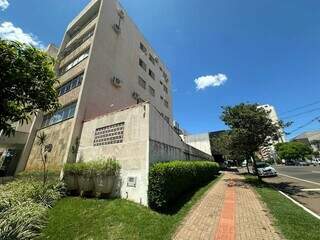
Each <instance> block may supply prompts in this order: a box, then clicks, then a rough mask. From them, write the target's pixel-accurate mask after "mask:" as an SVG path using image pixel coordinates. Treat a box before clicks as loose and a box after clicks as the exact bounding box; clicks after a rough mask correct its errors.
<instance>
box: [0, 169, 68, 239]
mask: <svg viewBox="0 0 320 240" xmlns="http://www.w3.org/2000/svg"><path fill="white" fill-rule="evenodd" d="M39 176H41V174H38V173H35V172H33V173H30V174H29V173H24V174H21V175H19V176H18V177H17V178H16V179H15V180H14V181H12V182H9V183H7V184H4V185H0V239H23V240H25V239H34V238H35V237H36V236H37V235H38V234H39V233H40V230H41V229H42V228H43V226H44V224H45V219H46V211H47V209H48V208H49V207H52V206H53V204H54V203H55V202H56V201H57V200H58V199H60V198H61V197H62V196H63V194H64V186H63V184H62V183H61V182H60V181H59V180H58V174H53V175H52V178H51V179H50V181H48V184H47V185H45V186H44V185H43V184H42V180H41V177H39Z"/></svg>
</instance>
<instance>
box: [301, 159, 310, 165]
mask: <svg viewBox="0 0 320 240" xmlns="http://www.w3.org/2000/svg"><path fill="white" fill-rule="evenodd" d="M309 165H310V164H309V163H308V162H307V161H303V160H302V161H299V162H298V166H309Z"/></svg>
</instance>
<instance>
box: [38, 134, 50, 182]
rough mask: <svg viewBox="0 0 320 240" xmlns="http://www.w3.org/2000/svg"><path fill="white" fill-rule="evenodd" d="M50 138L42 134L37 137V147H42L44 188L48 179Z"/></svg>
mask: <svg viewBox="0 0 320 240" xmlns="http://www.w3.org/2000/svg"><path fill="white" fill-rule="evenodd" d="M47 141H48V136H47V135H46V134H45V133H44V132H41V133H39V134H38V135H37V145H38V146H39V147H40V155H41V162H42V171H43V186H45V185H46V183H47V179H48V166H47V165H48V152H49V149H48V148H49V146H50V145H48V143H47Z"/></svg>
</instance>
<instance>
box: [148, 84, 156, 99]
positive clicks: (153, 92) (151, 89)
mask: <svg viewBox="0 0 320 240" xmlns="http://www.w3.org/2000/svg"><path fill="white" fill-rule="evenodd" d="M149 93H150V95H151V96H153V97H154V96H155V95H156V91H155V90H154V89H153V88H152V87H151V86H149Z"/></svg>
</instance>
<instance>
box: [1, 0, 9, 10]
mask: <svg viewBox="0 0 320 240" xmlns="http://www.w3.org/2000/svg"><path fill="white" fill-rule="evenodd" d="M8 7H9V2H8V0H0V9H1V10H2V11H4V10H6V9H7V8H8Z"/></svg>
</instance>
